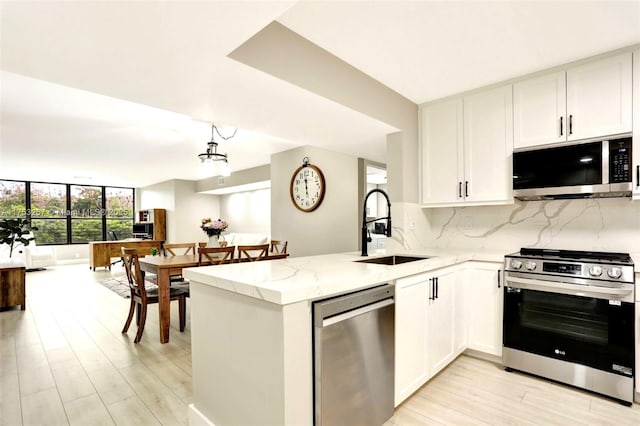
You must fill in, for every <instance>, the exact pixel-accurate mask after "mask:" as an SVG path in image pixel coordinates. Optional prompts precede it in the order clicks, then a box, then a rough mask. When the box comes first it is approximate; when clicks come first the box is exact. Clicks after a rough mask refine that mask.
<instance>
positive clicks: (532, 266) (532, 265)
mask: <svg viewBox="0 0 640 426" xmlns="http://www.w3.org/2000/svg"><path fill="white" fill-rule="evenodd" d="M524 267H525V268H527V270H529V271H533V270H534V269H536V262H527V263H525V265H524Z"/></svg>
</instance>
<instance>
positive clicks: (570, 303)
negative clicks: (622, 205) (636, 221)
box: [502, 248, 635, 405]
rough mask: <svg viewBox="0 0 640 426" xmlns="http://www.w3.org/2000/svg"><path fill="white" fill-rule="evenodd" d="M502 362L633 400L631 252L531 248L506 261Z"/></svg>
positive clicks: (511, 256) (564, 381)
mask: <svg viewBox="0 0 640 426" xmlns="http://www.w3.org/2000/svg"><path fill="white" fill-rule="evenodd" d="M504 271H505V272H504V281H505V286H504V311H503V352H502V354H503V355H502V362H503V364H504V366H505V367H506V368H507V369H515V370H520V371H524V372H527V373H531V374H535V375H539V376H542V377H546V378H549V379H553V380H557V381H559V382H563V383H567V384H570V385H573V386H577V387H580V388H583V389H587V390H591V391H594V392H598V393H601V394H604V395H607V396H610V397H612V398H615V399H617V400H619V401H620V402H622V403H624V404H627V405H630V404H631V403H632V402H633V381H634V374H635V373H634V372H635V366H634V363H635V348H634V265H633V261H632V260H631V257H630V256H629V254H626V253H604V252H586V251H571V250H548V249H528V248H523V249H521V250H520V252H519V253H514V254H510V255H507V256H505V265H504Z"/></svg>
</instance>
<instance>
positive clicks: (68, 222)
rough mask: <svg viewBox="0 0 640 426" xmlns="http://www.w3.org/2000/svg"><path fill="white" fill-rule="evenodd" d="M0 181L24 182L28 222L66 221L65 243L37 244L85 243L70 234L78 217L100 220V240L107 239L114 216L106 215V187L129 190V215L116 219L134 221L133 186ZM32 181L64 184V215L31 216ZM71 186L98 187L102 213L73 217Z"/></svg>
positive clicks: (53, 183)
mask: <svg viewBox="0 0 640 426" xmlns="http://www.w3.org/2000/svg"><path fill="white" fill-rule="evenodd" d="M0 181H7V182H18V183H24V184H25V209H26V210H25V218H26V219H27V220H29V222H31V220H32V219H42V220H46V219H52V220H65V221H66V226H67V242H66V243H57V244H39V245H43V246H45V245H48V246H63V245H78V244H87V242H72V235H71V231H72V226H71V221H72V220H78V219H83V220H85V219H86V220H97V219H99V220H100V223H101V227H102V240H103V241H106V240H107V219H116V218H114V217H107V212H106V205H107V203H106V194H107V188H116V189H126V190H131V194H132V196H131V203H132V206H131V217H130V218H129V217H128V216H127V217H126V218H125V217H118V218H117V219H121V220H123V221H124V220H131V223H135V214H136V212H135V205H136V190H135V188H133V187H127V186H113V185H94V184H77V183H63V182H42V181H27V180H16V179H2V178H0ZM32 183H38V184H46V185H65V187H66V207H67V211H66V214H65V216H64V217H60V218H32V216H31V184H32ZM72 186H88V187H94V188H100V191H101V203H102V206H103V207H102V212H103V213H102V214H101V215H100V216H99V217H87V218H80V217H74V216H73V215H72V214H71V187H72Z"/></svg>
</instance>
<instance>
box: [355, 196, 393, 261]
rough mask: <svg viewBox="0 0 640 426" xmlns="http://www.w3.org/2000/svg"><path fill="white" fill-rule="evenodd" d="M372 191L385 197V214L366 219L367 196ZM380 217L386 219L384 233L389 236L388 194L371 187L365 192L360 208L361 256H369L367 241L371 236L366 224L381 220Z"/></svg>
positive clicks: (389, 207) (389, 202)
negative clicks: (362, 204)
mask: <svg viewBox="0 0 640 426" xmlns="http://www.w3.org/2000/svg"><path fill="white" fill-rule="evenodd" d="M374 192H379V193H381V194H382V195H384V198H386V199H387V215H386V216H384V217H377V218H375V219H371V220H367V199H368V198H369V195H371V194H373V193H374ZM381 219H387V230H386V235H387V237H390V236H391V201H390V200H389V196H388V195H387V193H386V192H384V191H383V190H382V189H378V188H375V189H372V190H371V191H369V192H368V193H367V196H366V197H364V206H363V208H362V240H361V243H362V256H369V253H367V242H369V241H371V237H369V236H368V229H367V224H369V223H371V222H375V221H377V220H381Z"/></svg>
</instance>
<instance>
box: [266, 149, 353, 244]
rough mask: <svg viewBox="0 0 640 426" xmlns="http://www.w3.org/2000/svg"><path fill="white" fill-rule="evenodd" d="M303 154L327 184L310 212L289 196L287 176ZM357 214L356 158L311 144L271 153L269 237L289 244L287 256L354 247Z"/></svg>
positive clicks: (297, 165) (288, 177)
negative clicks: (297, 206)
mask: <svg viewBox="0 0 640 426" xmlns="http://www.w3.org/2000/svg"><path fill="white" fill-rule="evenodd" d="M305 156H306V157H309V159H310V162H311V164H314V165H316V166H318V167H319V168H320V169H321V170H322V172H323V174H324V177H325V180H326V185H327V190H326V194H325V197H324V200H323V202H322V204H321V205H320V207H318V208H317V209H316V210H314V211H312V212H310V213H304V212H302V211H300V210H298V209H297V208H296V207H295V206H294V205H293V203H292V202H291V197H290V195H289V183H290V181H291V176H292V175H293V173H294V172H295V170H296V169H297V168H298V167H299V166H300V165H301V164H302V159H303V157H305ZM360 215H362V212H360ZM358 217H359V214H358V159H357V158H356V157H352V156H349V155H345V154H340V153H336V152H332V151H327V150H323V149H319V148H314V147H309V146H306V147H301V148H296V149H292V150H289V151H285V152H281V153H278V154H274V155H272V156H271V235H272V237H273V238H275V239H281V240H287V241H288V242H289V245H288V248H287V250H288V251H289V253H290V254H291V256H309V255H316V254H325V253H338V252H346V251H356V250H357V249H358V236H359V228H358Z"/></svg>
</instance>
